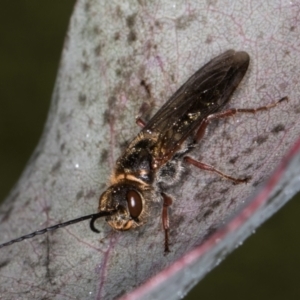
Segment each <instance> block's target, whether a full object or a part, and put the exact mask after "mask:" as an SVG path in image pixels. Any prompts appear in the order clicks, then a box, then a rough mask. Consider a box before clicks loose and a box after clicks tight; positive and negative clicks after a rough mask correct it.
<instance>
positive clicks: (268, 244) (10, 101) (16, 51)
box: [0, 0, 300, 300]
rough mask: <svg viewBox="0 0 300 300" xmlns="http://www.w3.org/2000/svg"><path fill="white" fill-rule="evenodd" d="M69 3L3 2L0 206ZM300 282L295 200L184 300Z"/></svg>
mask: <svg viewBox="0 0 300 300" xmlns="http://www.w3.org/2000/svg"><path fill="white" fill-rule="evenodd" d="M74 4H75V0H64V1H40V0H31V1H26V0H25V1H20V2H18V4H16V3H15V2H14V1H5V2H4V3H1V10H0V20H1V21H0V22H1V26H0V40H1V48H0V70H1V71H0V87H1V88H0V200H4V198H5V197H6V196H7V195H8V193H9V191H10V190H11V188H12V187H13V185H14V183H15V182H16V181H17V179H18V177H19V176H20V174H21V172H22V170H23V168H24V167H25V165H26V162H27V161H28V159H29V157H30V155H31V153H32V152H33V149H34V148H35V146H36V144H37V142H38V140H39V138H40V135H41V133H42V130H43V126H44V122H45V120H46V117H47V111H48V108H49V105H50V99H51V94H52V90H53V87H54V83H55V77H56V73H57V70H58V66H59V60H60V54H61V50H62V47H63V42H64V36H65V34H66V31H67V27H68V23H69V18H70V16H71V13H72V10H73V6H74ZM99 76H100V74H99ZM298 198H299V196H298ZM298 276H299V277H298ZM299 278H300V201H299V199H297V198H294V199H293V200H292V201H290V202H289V203H288V204H287V205H286V206H285V207H284V208H283V209H281V211H280V212H278V213H277V214H276V215H275V216H274V217H273V218H271V219H270V220H269V221H268V222H266V223H265V224H264V225H263V226H262V227H261V228H259V230H258V231H257V232H256V233H255V234H254V235H252V236H251V237H250V238H249V239H248V240H247V241H246V242H245V243H244V244H243V245H242V246H241V247H239V248H238V249H237V250H236V251H234V252H233V253H232V254H231V255H230V256H229V257H228V258H227V259H226V260H225V261H224V262H223V263H221V265H220V266H218V267H217V268H216V269H214V270H213V271H212V272H211V273H209V274H208V276H207V277H206V278H205V279H204V280H202V281H201V283H199V284H198V286H197V287H195V288H194V289H193V290H192V291H191V292H190V293H189V294H188V295H187V297H186V298H185V299H187V300H191V299H210V300H214V299H231V300H234V299H239V300H240V299H243V300H248V299H249V300H250V299H251V300H253V299H256V300H257V299H264V300H266V299H272V300H277V299H278V300H279V299H280V300H281V299H283V298H284V299H300V283H299ZM0 284H1V283H0Z"/></svg>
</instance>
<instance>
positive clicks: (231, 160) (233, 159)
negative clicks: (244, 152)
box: [229, 156, 238, 164]
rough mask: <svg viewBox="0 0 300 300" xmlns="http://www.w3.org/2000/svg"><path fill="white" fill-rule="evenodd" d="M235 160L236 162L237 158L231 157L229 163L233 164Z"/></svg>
mask: <svg viewBox="0 0 300 300" xmlns="http://www.w3.org/2000/svg"><path fill="white" fill-rule="evenodd" d="M237 160H238V156H236V157H233V158H231V159H230V160H229V163H231V164H235V163H236V161H237Z"/></svg>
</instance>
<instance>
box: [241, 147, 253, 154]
mask: <svg viewBox="0 0 300 300" xmlns="http://www.w3.org/2000/svg"><path fill="white" fill-rule="evenodd" d="M252 152H253V148H247V149H245V150H244V151H243V153H244V154H251V153H252Z"/></svg>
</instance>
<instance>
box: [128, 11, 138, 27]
mask: <svg viewBox="0 0 300 300" xmlns="http://www.w3.org/2000/svg"><path fill="white" fill-rule="evenodd" d="M135 18H136V14H132V15H130V16H128V17H127V18H126V24H127V26H128V27H129V28H132V27H133V26H134V24H135Z"/></svg>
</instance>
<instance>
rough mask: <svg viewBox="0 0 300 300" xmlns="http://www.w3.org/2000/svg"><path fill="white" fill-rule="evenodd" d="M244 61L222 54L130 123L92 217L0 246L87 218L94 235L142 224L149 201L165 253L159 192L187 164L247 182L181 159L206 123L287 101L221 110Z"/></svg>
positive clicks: (166, 202) (165, 221)
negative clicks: (104, 227) (131, 131)
mask: <svg viewBox="0 0 300 300" xmlns="http://www.w3.org/2000/svg"><path fill="white" fill-rule="evenodd" d="M249 59H250V58H249V55H248V54H247V53H246V52H236V51H234V50H228V51H226V52H224V53H223V54H221V55H219V56H217V57H215V58H214V59H212V60H211V61H210V62H208V63H207V64H206V65H205V66H203V67H202V68H201V69H200V70H198V71H197V72H196V73H195V74H194V75H192V76H191V77H190V78H189V79H188V80H187V81H186V82H185V83H184V84H183V85H182V86H181V87H180V88H179V90H177V91H176V92H175V94H174V95H173V96H172V97H171V98H170V99H169V100H168V101H167V102H166V103H165V104H164V105H163V106H162V107H161V108H160V109H159V110H158V112H157V113H156V114H155V115H154V116H153V118H152V119H150V121H149V122H148V123H147V124H144V122H143V121H142V120H141V119H140V118H138V119H137V120H136V122H137V124H139V125H141V126H142V127H143V129H142V130H141V132H140V133H139V134H138V135H137V136H136V137H135V138H134V139H133V140H132V141H131V143H130V144H129V146H128V147H127V149H126V150H125V151H124V153H123V155H122V156H121V157H120V158H119V159H118V160H117V162H116V167H115V169H114V171H113V174H112V176H111V181H110V186H109V187H108V188H107V190H106V191H105V192H104V193H103V194H102V195H101V196H100V200H99V212H98V213H96V214H92V215H87V216H82V217H79V218H77V219H73V220H70V221H67V222H64V223H60V224H56V225H53V226H51V227H47V228H44V229H42V230H38V231H35V232H33V233H31V234H27V235H24V236H22V237H20V238H17V239H14V240H11V241H9V242H6V243H3V244H0V248H2V247H5V246H8V245H11V244H13V243H16V242H20V241H22V240H24V239H28V238H32V237H33V236H36V235H39V234H44V233H45V232H48V231H52V230H56V229H58V228H61V227H65V226H69V225H71V224H74V223H78V222H81V221H83V220H87V219H91V221H90V227H91V229H92V230H93V231H95V232H99V231H98V230H97V229H96V228H95V226H94V223H95V221H96V220H97V219H98V218H100V217H105V218H106V221H107V222H108V224H109V225H110V226H112V227H113V228H114V229H116V230H128V229H131V228H135V227H138V226H140V225H142V224H144V223H146V222H147V214H148V208H149V206H150V205H151V203H152V202H162V225H163V228H164V232H165V252H168V251H169V218H168V207H169V206H170V205H171V204H172V198H171V196H169V195H167V194H166V193H165V190H166V189H167V188H168V190H169V188H172V187H173V186H174V185H175V184H177V183H178V182H179V181H180V179H181V178H182V174H183V170H184V168H185V166H186V165H187V164H190V165H194V166H196V167H198V168H200V169H203V170H208V171H212V172H215V173H217V174H219V175H221V176H223V177H224V178H227V179H230V180H232V181H234V182H235V183H243V182H247V180H248V179H247V178H245V179H238V178H233V177H231V176H229V175H226V174H224V173H222V172H221V171H219V170H217V169H215V168H214V167H213V166H210V165H207V164H204V163H202V162H199V161H196V160H195V159H193V158H192V157H190V156H187V154H188V153H189V152H190V151H191V150H192V149H193V148H194V146H195V145H196V144H197V143H199V141H200V140H201V138H202V137H203V135H204V134H205V130H206V127H207V126H208V124H209V123H210V121H212V120H214V119H220V118H227V117H230V116H233V115H235V114H236V113H238V112H242V113H252V114H253V113H255V112H257V111H260V110H267V109H269V108H272V107H275V106H276V105H277V104H278V103H280V102H282V101H284V100H287V97H284V98H282V99H280V100H279V101H277V102H275V103H271V104H270V105H267V106H261V107H258V108H248V109H247V108H246V109H234V108H233V109H228V110H224V106H225V105H226V104H227V103H228V101H229V100H230V97H231V95H232V93H233V92H234V90H235V89H236V87H237V86H238V85H239V83H240V81H241V80H242V79H243V77H244V75H245V73H246V71H247V69H248V65H249Z"/></svg>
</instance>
